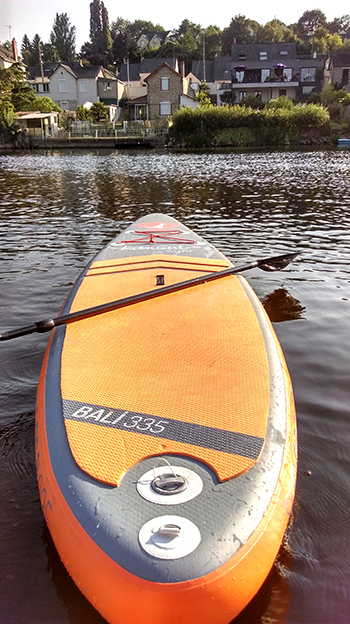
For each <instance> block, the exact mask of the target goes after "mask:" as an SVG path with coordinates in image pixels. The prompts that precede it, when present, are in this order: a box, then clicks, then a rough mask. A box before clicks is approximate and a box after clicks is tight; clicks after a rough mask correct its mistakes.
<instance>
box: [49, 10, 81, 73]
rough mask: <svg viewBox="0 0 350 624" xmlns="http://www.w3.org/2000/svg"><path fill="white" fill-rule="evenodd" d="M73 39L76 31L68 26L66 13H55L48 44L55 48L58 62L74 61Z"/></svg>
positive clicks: (73, 27)
mask: <svg viewBox="0 0 350 624" xmlns="http://www.w3.org/2000/svg"><path fill="white" fill-rule="evenodd" d="M75 38H76V29H75V26H71V25H70V21H69V17H68V15H67V13H56V17H55V20H54V23H53V26H52V31H51V34H50V42H51V45H52V46H54V47H55V48H56V50H57V54H58V58H59V60H60V61H66V62H71V61H73V60H74V59H75Z"/></svg>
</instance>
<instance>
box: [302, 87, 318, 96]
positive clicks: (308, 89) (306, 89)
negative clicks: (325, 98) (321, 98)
mask: <svg viewBox="0 0 350 624" xmlns="http://www.w3.org/2000/svg"><path fill="white" fill-rule="evenodd" d="M314 91H315V87H311V86H310V87H303V93H304V94H306V95H309V94H310V93H314Z"/></svg>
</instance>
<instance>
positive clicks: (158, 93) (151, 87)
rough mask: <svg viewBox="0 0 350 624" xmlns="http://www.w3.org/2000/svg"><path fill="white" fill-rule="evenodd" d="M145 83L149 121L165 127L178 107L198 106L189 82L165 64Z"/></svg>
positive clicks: (148, 77)
mask: <svg viewBox="0 0 350 624" xmlns="http://www.w3.org/2000/svg"><path fill="white" fill-rule="evenodd" d="M145 82H146V84H147V107H148V118H149V119H150V120H151V121H155V122H157V123H160V124H161V125H166V123H167V121H168V118H169V117H170V116H171V115H173V114H174V113H175V111H177V110H178V109H179V108H180V107H182V106H184V107H188V106H190V107H191V108H197V106H198V103H197V101H196V100H195V92H194V91H193V89H192V87H191V84H190V82H189V80H187V79H186V78H185V77H184V76H182V75H181V74H180V73H179V72H177V71H176V70H175V69H173V68H172V67H170V65H168V64H167V63H163V64H162V65H160V66H159V67H157V68H156V69H155V70H154V71H153V72H152V73H151V74H150V75H149V76H147V78H146V79H145Z"/></svg>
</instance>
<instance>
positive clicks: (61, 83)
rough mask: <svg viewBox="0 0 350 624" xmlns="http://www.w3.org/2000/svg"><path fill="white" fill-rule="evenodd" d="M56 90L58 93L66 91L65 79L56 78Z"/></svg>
mask: <svg viewBox="0 0 350 624" xmlns="http://www.w3.org/2000/svg"><path fill="white" fill-rule="evenodd" d="M58 90H59V92H60V93H67V81H66V79H65V78H60V79H59V80H58Z"/></svg>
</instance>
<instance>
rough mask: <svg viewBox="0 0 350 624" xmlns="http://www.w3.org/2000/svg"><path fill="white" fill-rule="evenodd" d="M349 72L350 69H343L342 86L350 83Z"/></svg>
mask: <svg viewBox="0 0 350 624" xmlns="http://www.w3.org/2000/svg"><path fill="white" fill-rule="evenodd" d="M349 73H350V71H349V70H348V69H347V68H346V69H343V70H342V76H341V84H342V87H344V86H345V85H347V84H349Z"/></svg>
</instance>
